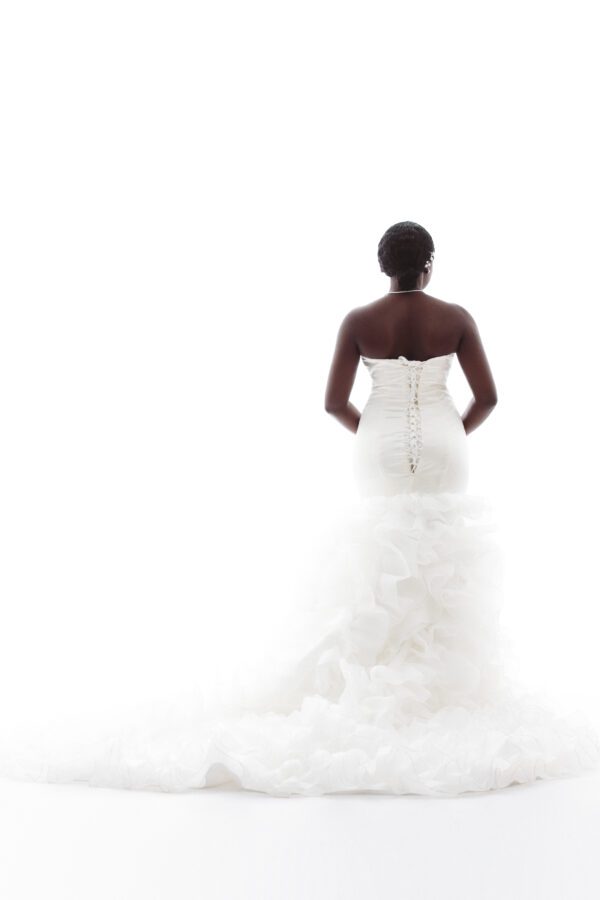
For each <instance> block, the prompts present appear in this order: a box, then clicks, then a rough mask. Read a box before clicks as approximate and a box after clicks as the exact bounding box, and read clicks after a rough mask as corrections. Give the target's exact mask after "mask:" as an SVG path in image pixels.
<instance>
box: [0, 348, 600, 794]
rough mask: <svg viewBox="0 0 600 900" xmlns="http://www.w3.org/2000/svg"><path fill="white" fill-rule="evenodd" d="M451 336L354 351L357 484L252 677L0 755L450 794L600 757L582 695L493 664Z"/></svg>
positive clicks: (148, 785) (250, 781) (147, 776)
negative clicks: (357, 361) (562, 693)
mask: <svg viewBox="0 0 600 900" xmlns="http://www.w3.org/2000/svg"><path fill="white" fill-rule="evenodd" d="M454 355H455V354H453V353H450V354H446V355H444V356H437V357H432V358H430V359H427V360H424V361H417V360H408V359H406V358H405V357H403V356H400V357H397V358H393V359H372V358H369V357H365V356H363V357H362V362H363V363H364V365H365V366H366V367H367V369H368V371H369V372H370V375H371V379H372V383H371V392H370V395H369V398H368V400H367V403H366V406H365V408H364V410H363V413H362V415H361V419H360V423H359V427H358V431H357V433H356V435H355V437H354V458H353V460H354V472H355V475H356V483H357V486H358V488H359V491H358V493H359V495H360V496H359V497H358V499H357V500H353V501H352V502H350V503H349V504H348V505H347V506H346V508H344V509H343V510H340V513H339V516H337V517H335V516H334V517H333V518H332V520H331V522H330V524H329V527H328V528H324V529H321V535H320V541H321V543H320V544H319V545H318V547H317V550H316V552H315V554H314V555H313V557H312V562H311V565H310V566H308V565H307V570H306V572H305V573H304V577H303V580H302V586H303V589H304V590H305V592H306V595H305V598H304V599H305V602H304V605H303V606H302V605H301V606H300V608H299V617H300V618H299V621H298V622H295V623H293V628H292V632H293V637H294V640H292V641H291V643H290V647H288V648H286V651H285V653H284V654H283V655H282V656H281V658H279V657H278V656H277V654H274V655H273V657H272V659H271V661H270V664H271V665H272V669H271V670H270V671H269V669H268V666H267V668H266V674H265V677H264V679H263V681H262V683H260V684H257V686H256V690H255V692H254V693H250V695H248V694H246V695H244V696H241V695H240V697H239V698H238V702H237V705H236V701H235V698H234V700H233V701H232V702H230V703H225V702H223V704H222V705H221V706H220V705H219V702H216V703H213V704H212V705H211V703H210V702H208V701H207V700H206V697H204V696H202V697H201V696H200V694H198V695H194V694H192V695H191V696H190V697H188V698H187V699H186V700H185V701H183V700H180V701H179V702H176V701H173V702H172V703H168V702H167V703H162V705H161V703H159V702H156V703H154V704H148V706H147V707H144V708H140V709H139V710H138V714H137V715H133V714H132V718H131V720H130V721H124V722H121V723H120V725H119V726H118V727H117V724H116V723H114V724H113V725H112V726H111V724H110V723H105V724H104V726H103V727H100V725H98V730H97V733H96V734H93V735H92V733H91V732H89V733H86V732H85V731H84V730H83V729H82V730H81V733H80V734H77V723H76V722H73V723H72V726H73V727H72V733H71V735H69V731H68V728H67V727H66V725H65V724H64V723H63V726H64V727H62V726H61V727H60V728H58V727H55V728H54V729H53V730H52V729H51V730H50V731H49V730H46V731H45V732H44V731H43V730H40V731H39V732H38V733H37V734H36V735H35V736H34V735H32V734H30V735H29V739H28V741H27V742H25V743H23V744H22V745H21V746H20V748H19V750H18V751H17V750H16V749H15V748H14V747H13V748H12V750H10V751H9V750H8V749H6V747H5V750H4V751H2V750H1V749H0V774H4V775H5V776H8V777H13V778H14V777H17V778H25V779H32V778H33V779H36V780H43V781H54V782H60V781H64V782H68V781H83V782H86V783H88V784H90V785H94V786H108V787H121V788H140V789H151V790H152V789H155V790H164V791H182V790H187V789H191V788H205V787H210V786H215V785H218V784H227V783H229V784H231V785H233V786H237V787H241V788H245V789H248V790H254V791H262V792H266V793H268V794H273V795H279V796H290V795H296V794H299V795H318V794H323V793H334V792H355V791H361V792H382V793H393V794H410V793H412V794H426V795H430V796H440V797H452V796H456V795H458V794H461V793H464V792H468V791H487V790H491V789H497V788H503V787H506V786H508V785H511V784H514V783H523V782H531V781H534V780H536V779H538V778H552V777H564V776H570V775H577V774H579V773H582V772H585V771H589V770H590V769H593V768H596V767H597V766H598V764H599V763H600V740H599V738H598V734H597V732H596V731H595V729H594V727H593V726H592V725H591V724H590V722H589V720H588V719H587V718H586V717H585V716H584V714H583V713H579V712H570V713H569V714H568V715H567V714H565V713H562V714H558V713H557V712H556V711H555V710H554V709H552V708H550V706H549V705H548V704H545V703H544V701H543V700H542V699H541V698H540V696H539V695H535V694H533V693H528V692H527V691H526V690H525V689H523V688H522V687H521V686H520V685H519V684H518V683H517V682H516V681H515V680H513V678H512V676H510V675H509V673H508V669H507V667H506V665H505V663H506V661H507V659H508V654H509V652H510V646H509V645H510V640H509V637H508V636H507V635H506V634H505V633H504V630H503V628H502V627H501V626H500V622H499V612H500V607H501V602H500V601H501V590H500V588H501V585H502V577H501V576H502V558H501V554H500V551H499V548H498V544H497V538H496V535H495V523H494V516H493V511H492V509H491V506H490V504H489V503H488V501H486V500H485V499H484V498H482V497H480V496H475V495H472V494H469V493H468V492H467V481H468V455H467V437H466V434H465V431H464V427H463V424H462V421H461V417H460V415H459V413H458V410H457V408H456V406H455V404H454V402H453V399H452V397H451V394H450V393H449V391H448V388H447V386H446V381H447V376H448V372H449V370H450V367H451V364H452V361H453V358H454Z"/></svg>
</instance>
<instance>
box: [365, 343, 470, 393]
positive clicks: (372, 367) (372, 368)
mask: <svg viewBox="0 0 600 900" xmlns="http://www.w3.org/2000/svg"><path fill="white" fill-rule="evenodd" d="M454 356H455V354H454V353H446V354H444V355H443V356H432V357H430V358H429V359H424V360H422V359H407V358H406V357H405V356H396V357H393V358H387V359H383V358H381V359H377V358H375V357H371V356H361V359H362V361H363V363H364V364H365V366H366V368H367V369H368V371H369V373H370V375H371V381H372V386H371V398H372V400H375V399H376V398H377V397H378V396H381V397H382V399H383V398H384V397H386V396H388V395H389V394H393V396H394V398H395V399H396V401H402V400H403V399H404V400H406V401H409V400H411V399H413V400H414V399H418V402H419V403H423V402H427V401H434V400H438V399H440V398H441V397H445V396H447V394H448V389H447V387H446V382H447V379H448V372H449V371H450V367H451V365H452V360H453V358H454Z"/></svg>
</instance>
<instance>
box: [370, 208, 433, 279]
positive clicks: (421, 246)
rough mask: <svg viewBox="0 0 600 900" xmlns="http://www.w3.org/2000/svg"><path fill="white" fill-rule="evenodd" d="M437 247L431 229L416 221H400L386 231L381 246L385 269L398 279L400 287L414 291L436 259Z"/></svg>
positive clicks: (378, 254) (378, 251) (382, 266)
mask: <svg viewBox="0 0 600 900" xmlns="http://www.w3.org/2000/svg"><path fill="white" fill-rule="evenodd" d="M434 253H435V247H434V245H433V238H432V237H431V235H430V234H429V232H428V231H427V230H426V229H425V228H423V226H422V225H418V224H417V223H416V222H397V223H396V224H395V225H391V226H390V227H389V228H388V230H387V231H386V232H385V234H384V235H383V237H382V238H381V240H380V241H379V245H378V247H377V258H378V259H379V264H380V265H381V269H382V271H383V272H385V274H386V275H389V277H390V278H392V277H393V276H395V277H396V278H397V279H398V285H399V287H400V290H410V288H414V286H415V284H416V283H417V278H418V277H419V275H420V274H421V272H425V271H426V270H427V267H428V264H429V265H430V264H431V261H432V260H433V254H434Z"/></svg>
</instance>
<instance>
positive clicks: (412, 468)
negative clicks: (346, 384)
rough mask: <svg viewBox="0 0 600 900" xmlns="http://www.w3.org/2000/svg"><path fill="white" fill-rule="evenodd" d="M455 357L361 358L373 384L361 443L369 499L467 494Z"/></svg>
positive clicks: (360, 473)
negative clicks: (453, 377)
mask: <svg viewBox="0 0 600 900" xmlns="http://www.w3.org/2000/svg"><path fill="white" fill-rule="evenodd" d="M454 356H455V354H454V353H447V354H444V355H443V356H433V357H430V358H429V359H425V360H414V359H407V358H406V357H405V356H398V357H394V358H386V359H376V358H373V357H369V356H364V355H363V356H362V357H361V358H362V360H363V363H364V364H365V366H366V368H367V369H368V370H369V373H370V375H371V382H372V383H371V392H370V395H369V398H368V400H367V403H366V405H365V408H364V410H363V412H362V415H361V420H360V423H359V427H358V431H357V433H356V442H355V456H354V465H355V475H356V479H357V485H358V488H359V491H360V492H361V493H362V494H363V495H371V494H386V495H389V494H394V493H406V492H409V491H422V492H429V491H442V490H452V491H464V490H466V487H467V469H468V459H467V446H466V437H467V436H466V434H465V430H464V427H463V424H462V420H461V417H460V414H459V412H458V410H457V408H456V406H455V404H454V401H453V399H452V396H451V394H450V393H449V391H448V388H447V378H448V372H449V371H450V367H451V365H452V360H453V358H454Z"/></svg>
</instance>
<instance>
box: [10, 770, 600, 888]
mask: <svg viewBox="0 0 600 900" xmlns="http://www.w3.org/2000/svg"><path fill="white" fill-rule="evenodd" d="M599 846H600V773H593V774H590V775H586V776H582V777H579V778H575V779H568V780H556V781H543V782H542V781H538V782H536V783H535V784H533V785H525V786H513V787H511V788H508V789H506V790H503V791H498V792H494V793H491V794H485V795H484V794H467V795H463V796H462V797H459V798H456V799H446V800H437V799H432V798H427V797H414V796H409V797H387V796H372V795H371V796H364V795H362V796H360V795H344V796H341V795H337V796H328V797H318V798H300V797H297V798H292V799H284V798H274V797H268V796H264V795H261V794H255V793H251V792H238V791H235V790H225V789H222V788H220V789H212V790H206V791H197V792H191V793H187V794H163V793H160V792H157V793H153V792H141V791H117V790H110V789H105V788H90V787H87V786H84V785H51V784H34V783H26V782H12V781H7V780H4V779H0V852H1V853H2V859H1V865H0V896H2V898H5V900H25V898H27V900H30V898H31V900H33V898H36V900H37V898H40V900H41V898H43V900H54V898H56V900H59V898H60V900H71V898H73V900H75V898H77V900H96V898H98V900H100V898H102V900H125V898H126V900H134V898H135V900H137V898H140V900H142V898H143V900H155V898H161V900H163V898H164V900H167V898H168V900H187V898H200V897H202V900H238V898H243V900H255V898H256V900H259V898H260V900H269V898H282V900H296V898H303V900H304V898H310V900H337V898H340V900H341V898H343V900H352V898H361V900H362V898H365V900H366V898H369V900H370V898H377V900H386V898H388V897H389V898H392V897H393V898H394V900H397V898H399V897H402V898H405V900H500V898H502V900H534V898H540V900H555V898H561V900H562V898H564V900H567V898H568V900H588V898H589V900H592V898H593V900H597V898H598V897H600V872H599V866H598V848H599Z"/></svg>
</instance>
